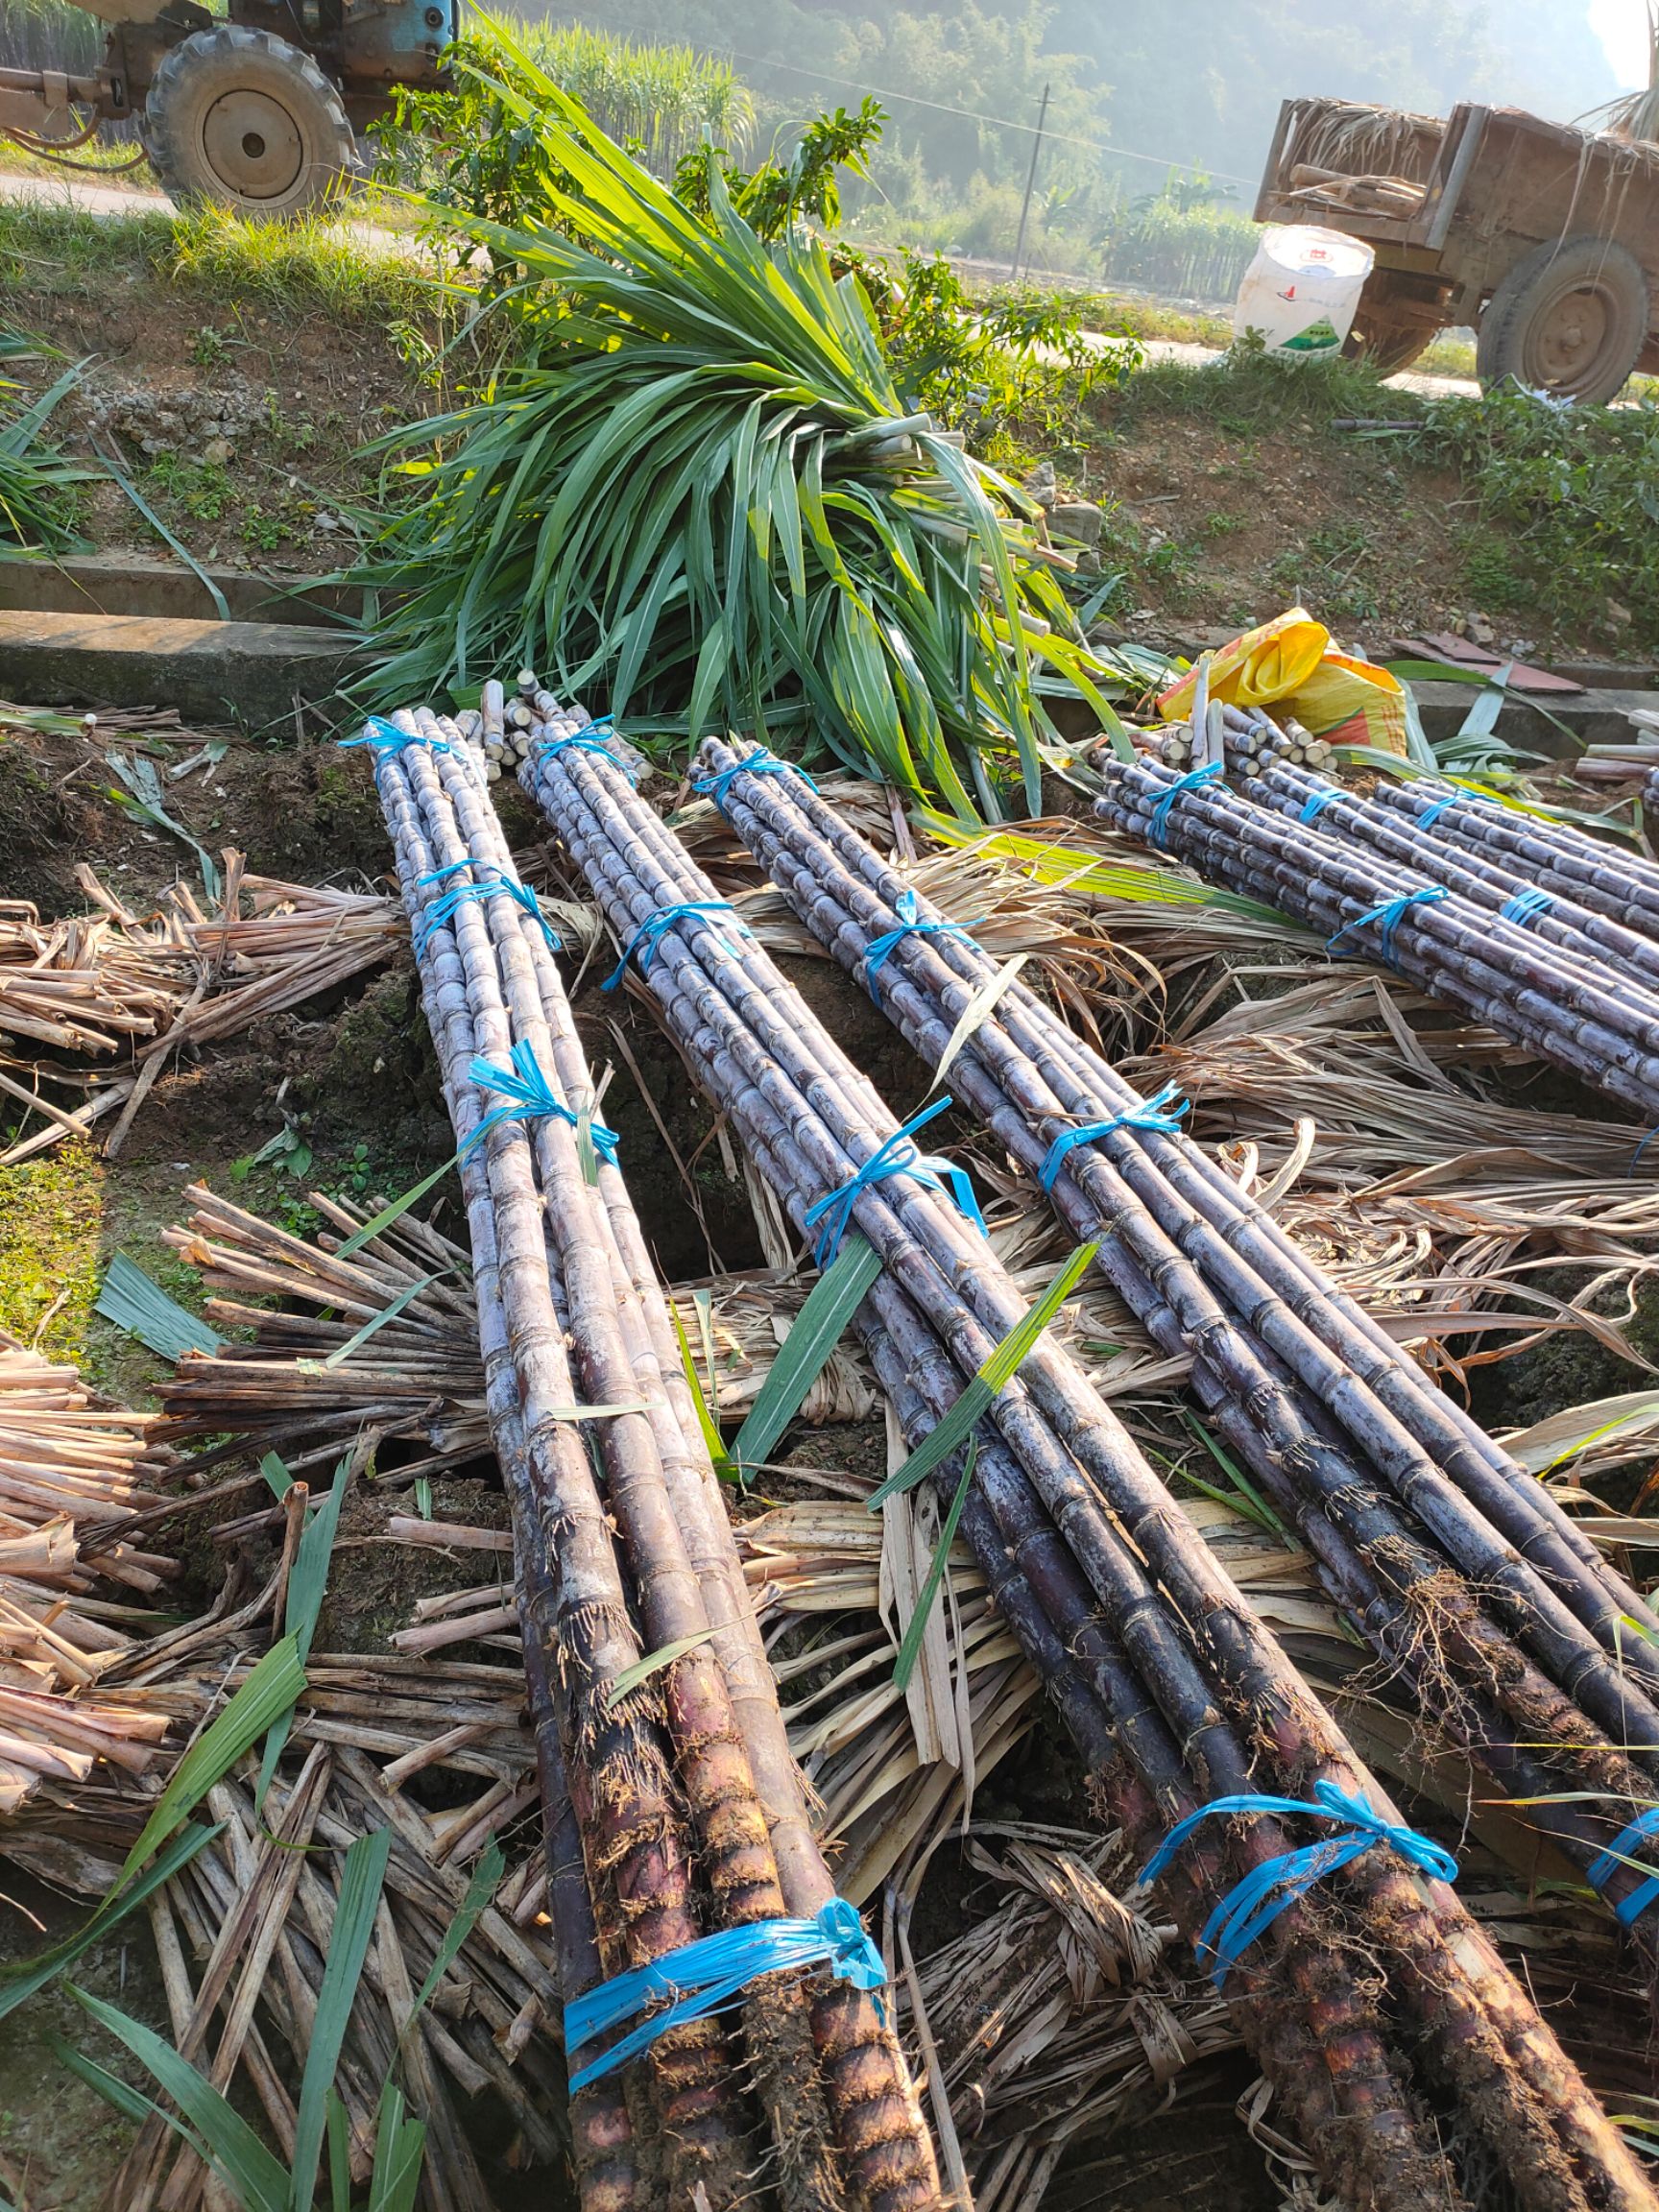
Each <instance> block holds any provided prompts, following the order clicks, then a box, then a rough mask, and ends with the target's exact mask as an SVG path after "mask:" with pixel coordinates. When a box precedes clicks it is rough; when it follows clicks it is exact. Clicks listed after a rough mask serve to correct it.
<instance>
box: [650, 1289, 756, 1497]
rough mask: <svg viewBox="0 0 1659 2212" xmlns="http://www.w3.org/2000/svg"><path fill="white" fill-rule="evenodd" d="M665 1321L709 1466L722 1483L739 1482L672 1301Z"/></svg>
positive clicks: (739, 1472)
mask: <svg viewBox="0 0 1659 2212" xmlns="http://www.w3.org/2000/svg"><path fill="white" fill-rule="evenodd" d="M668 1318H669V1319H670V1320H671V1321H672V1322H673V1324H674V1334H675V1335H676V1336H677V1337H678V1338H679V1339H680V1363H681V1365H682V1367H684V1369H685V1381H686V1383H687V1385H688V1386H689V1388H690V1391H691V1399H692V1403H693V1404H694V1405H695V1406H696V1408H697V1426H698V1428H699V1429H701V1430H702V1431H703V1442H704V1444H705V1446H706V1447H707V1449H708V1453H709V1465H710V1466H711V1467H712V1468H713V1470H714V1472H715V1474H716V1475H717V1476H718V1477H719V1478H720V1479H721V1481H722V1482H741V1481H742V1479H743V1475H742V1470H741V1468H740V1467H738V1465H737V1464H736V1462H735V1461H734V1460H733V1457H732V1456H731V1455H730V1454H729V1453H728V1452H727V1450H726V1443H725V1439H724V1438H723V1437H722V1435H721V1433H720V1424H719V1422H718V1421H717V1420H716V1419H715V1417H714V1408H713V1407H711V1406H710V1405H709V1401H708V1399H707V1398H706V1397H705V1396H704V1395H703V1379H702V1377H701V1376H700V1375H699V1374H698V1372H697V1363H696V1361H695V1360H694V1359H693V1358H692V1357H691V1346H690V1343H689V1341H688V1340H687V1338H686V1334H685V1326H684V1324H683V1323H682V1321H681V1319H680V1312H679V1309H678V1308H677V1307H676V1306H675V1304H674V1302H673V1301H672V1299H670V1301H669V1304H668ZM713 1387H714V1376H713V1371H712V1368H710V1371H709V1389H710V1390H712V1389H713Z"/></svg>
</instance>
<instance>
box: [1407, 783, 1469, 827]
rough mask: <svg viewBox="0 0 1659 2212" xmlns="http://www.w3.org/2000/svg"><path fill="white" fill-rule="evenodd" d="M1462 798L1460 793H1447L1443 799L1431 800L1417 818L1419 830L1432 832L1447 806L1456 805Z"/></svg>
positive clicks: (1462, 795) (1462, 794)
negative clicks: (1430, 830)
mask: <svg viewBox="0 0 1659 2212" xmlns="http://www.w3.org/2000/svg"><path fill="white" fill-rule="evenodd" d="M1463 797H1464V793H1463V792H1461V791H1448V792H1447V793H1446V795H1445V797H1444V798H1443V799H1431V801H1430V803H1429V805H1427V806H1425V807H1424V809H1423V811H1422V813H1421V814H1419V815H1418V817H1417V827H1418V829H1433V827H1434V825H1435V823H1436V822H1438V821H1439V819H1440V817H1441V815H1442V814H1444V813H1445V811H1446V809H1447V807H1448V806H1456V805H1459V804H1460V803H1461V802H1462V800H1463Z"/></svg>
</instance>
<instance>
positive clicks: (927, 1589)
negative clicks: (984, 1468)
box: [893, 1436, 979, 1690]
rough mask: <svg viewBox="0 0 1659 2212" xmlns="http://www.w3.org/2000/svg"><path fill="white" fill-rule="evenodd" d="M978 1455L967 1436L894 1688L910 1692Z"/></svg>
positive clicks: (973, 1440)
mask: <svg viewBox="0 0 1659 2212" xmlns="http://www.w3.org/2000/svg"><path fill="white" fill-rule="evenodd" d="M978 1456H979V1445H978V1440H977V1438H975V1437H973V1436H970V1437H969V1439H968V1450H967V1452H966V1453H965V1454H964V1455H963V1459H962V1472H961V1474H960V1476H959V1477H958V1478H957V1481H956V1488H955V1490H954V1492H953V1493H952V1495H951V1499H950V1511H949V1512H948V1513H947V1514H946V1516H945V1526H944V1527H942V1528H941V1529H940V1531H939V1541H938V1543H937V1544H936V1545H935V1546H934V1547H933V1557H932V1559H931V1561H930V1562H929V1564H928V1568H927V1575H926V1580H925V1581H924V1582H923V1584H922V1587H921V1589H920V1590H919V1591H918V1592H917V1594H916V1610H915V1612H914V1613H912V1614H911V1616H910V1621H909V1625H908V1626H907V1627H906V1628H905V1630H904V1641H903V1643H902V1644H901V1645H900V1647H899V1656H898V1658H897V1659H896V1660H895V1661H894V1663H893V1681H894V1686H895V1687H896V1688H897V1689H900V1690H908V1689H909V1687H910V1677H911V1675H912V1674H914V1673H915V1671H916V1662H917V1660H918V1659H919V1658H920V1657H921V1656H922V1640H923V1638H924V1637H925V1636H926V1633H927V1616H928V1615H929V1614H930V1613H931V1612H932V1610H933V1600H934V1599H935V1598H937V1596H938V1595H939V1585H940V1583H941V1582H942V1581H943V1580H944V1579H945V1568H946V1563H947V1561H948V1560H949V1559H950V1547H951V1545H952V1544H954V1543H955V1541H956V1524H957V1523H958V1522H959V1521H960V1520H961V1518H962V1508H963V1506H964V1505H966V1504H967V1503H968V1485H969V1484H970V1483H971V1482H972V1481H973V1479H974V1461H975V1460H976V1459H977V1458H978Z"/></svg>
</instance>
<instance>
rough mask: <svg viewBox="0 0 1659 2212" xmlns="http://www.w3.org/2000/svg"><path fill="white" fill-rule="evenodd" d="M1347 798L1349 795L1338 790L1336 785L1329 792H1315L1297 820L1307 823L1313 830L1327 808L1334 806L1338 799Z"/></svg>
mask: <svg viewBox="0 0 1659 2212" xmlns="http://www.w3.org/2000/svg"><path fill="white" fill-rule="evenodd" d="M1346 797H1347V793H1346V792H1344V791H1340V790H1338V789H1337V787H1336V786H1335V784H1333V785H1332V786H1331V788H1330V790H1329V791H1315V792H1314V793H1313V794H1312V796H1311V797H1310V799H1309V801H1308V803H1307V805H1305V806H1304V807H1303V809H1302V811H1301V813H1300V814H1298V815H1297V817H1296V819H1297V821H1298V822H1305V823H1306V824H1307V825H1308V827H1309V828H1310V829H1311V828H1312V826H1313V824H1314V823H1315V822H1317V821H1318V819H1319V817H1320V815H1321V814H1323V813H1324V811H1325V809H1326V807H1327V806H1333V805H1335V803H1336V801H1337V800H1338V799H1343V798H1346Z"/></svg>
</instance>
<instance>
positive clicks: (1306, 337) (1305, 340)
mask: <svg viewBox="0 0 1659 2212" xmlns="http://www.w3.org/2000/svg"><path fill="white" fill-rule="evenodd" d="M1341 343H1342V341H1341V339H1340V338H1338V337H1337V335H1336V331H1335V328H1334V325H1333V324H1332V321H1331V318H1330V316H1329V315H1322V316H1321V317H1320V318H1319V320H1318V322H1317V323H1310V325H1308V327H1307V329H1306V330H1299V331H1298V332H1297V333H1296V335H1295V337H1294V338H1286V339H1284V340H1283V341H1282V342H1281V344H1280V347H1279V350H1280V352H1281V353H1330V352H1333V351H1334V349H1336V348H1337V347H1338V346H1340V345H1341Z"/></svg>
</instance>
